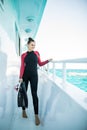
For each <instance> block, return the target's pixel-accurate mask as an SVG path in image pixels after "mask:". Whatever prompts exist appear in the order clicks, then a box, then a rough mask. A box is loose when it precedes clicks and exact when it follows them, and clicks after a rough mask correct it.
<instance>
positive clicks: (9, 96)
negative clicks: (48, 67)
mask: <svg viewBox="0 0 87 130" xmlns="http://www.w3.org/2000/svg"><path fill="white" fill-rule="evenodd" d="M10 71H11V73H9V74H8V77H7V86H6V83H5V82H2V84H3V86H5V87H2V86H1V85H0V87H1V88H0V130H36V129H38V130H49V129H50V130H87V110H86V109H85V108H83V107H82V106H81V105H79V104H78V103H77V102H75V101H74V100H73V98H71V97H70V96H69V95H67V93H65V92H64V91H63V90H62V89H61V88H60V87H58V86H57V85H56V84H55V83H54V82H52V81H51V80H50V79H49V78H47V77H46V76H45V75H44V74H43V73H41V72H39V84H38V96H39V117H40V120H41V124H40V125H39V126H36V125H35V123H34V113H33V105H32V97H31V93H30V88H29V89H28V98H29V107H28V109H27V114H28V118H27V119H24V118H22V116H21V108H18V107H17V92H16V91H15V90H14V86H15V85H16V83H17V82H18V76H17V75H18V70H17V68H15V67H12V68H10ZM10 71H9V72H10Z"/></svg>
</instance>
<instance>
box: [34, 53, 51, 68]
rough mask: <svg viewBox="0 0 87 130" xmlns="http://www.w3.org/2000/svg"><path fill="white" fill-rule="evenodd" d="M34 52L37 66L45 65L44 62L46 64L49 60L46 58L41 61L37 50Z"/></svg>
mask: <svg viewBox="0 0 87 130" xmlns="http://www.w3.org/2000/svg"><path fill="white" fill-rule="evenodd" d="M35 54H36V55H37V58H38V64H39V66H43V65H45V64H47V63H48V62H49V61H48V60H45V61H41V59H40V54H39V52H38V51H35Z"/></svg>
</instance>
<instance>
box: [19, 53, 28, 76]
mask: <svg viewBox="0 0 87 130" xmlns="http://www.w3.org/2000/svg"><path fill="white" fill-rule="evenodd" d="M26 54H27V53H24V54H22V55H21V66H20V76H19V78H22V76H23V73H24V69H25V65H24V58H25V56H26Z"/></svg>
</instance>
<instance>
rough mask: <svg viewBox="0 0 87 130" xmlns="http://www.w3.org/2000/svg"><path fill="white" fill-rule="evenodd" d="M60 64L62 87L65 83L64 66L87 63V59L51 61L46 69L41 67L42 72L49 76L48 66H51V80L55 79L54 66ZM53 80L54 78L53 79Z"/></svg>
mask: <svg viewBox="0 0 87 130" xmlns="http://www.w3.org/2000/svg"><path fill="white" fill-rule="evenodd" d="M59 63H62V70H63V78H62V84H63V85H64V84H65V83H66V70H67V68H66V65H67V63H83V64H85V63H87V58H77V59H67V60H60V61H52V62H50V63H49V64H47V69H46V66H45V67H43V69H42V70H44V71H45V72H46V73H47V74H49V69H50V64H52V66H53V67H52V69H53V78H54V77H55V64H59ZM54 80H55V78H54Z"/></svg>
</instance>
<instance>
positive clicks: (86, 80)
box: [50, 69, 87, 92]
mask: <svg viewBox="0 0 87 130" xmlns="http://www.w3.org/2000/svg"><path fill="white" fill-rule="evenodd" d="M50 72H51V73H53V70H50ZM55 73H56V75H57V76H58V77H60V78H62V77H63V73H62V69H56V71H55ZM66 80H67V81H68V82H69V83H72V84H73V85H75V86H76V87H78V88H80V89H82V90H83V91H85V92H87V70H83V69H67V71H66Z"/></svg>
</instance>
